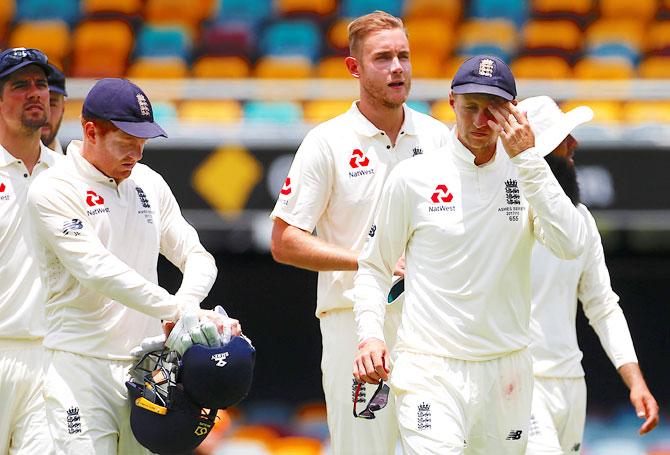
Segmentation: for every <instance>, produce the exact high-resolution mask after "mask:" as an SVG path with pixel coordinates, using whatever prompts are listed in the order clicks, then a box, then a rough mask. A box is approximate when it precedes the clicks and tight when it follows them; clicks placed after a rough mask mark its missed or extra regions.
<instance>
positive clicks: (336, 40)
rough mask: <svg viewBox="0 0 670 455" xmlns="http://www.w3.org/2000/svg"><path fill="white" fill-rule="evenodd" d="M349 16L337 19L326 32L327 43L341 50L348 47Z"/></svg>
mask: <svg viewBox="0 0 670 455" xmlns="http://www.w3.org/2000/svg"><path fill="white" fill-rule="evenodd" d="M349 22H351V19H349V18H340V19H337V20H336V21H335V22H334V23H333V25H331V26H330V28H329V29H328V33H327V35H326V36H327V38H328V44H330V45H331V46H332V47H333V48H335V49H339V50H341V51H344V50H348V49H349Z"/></svg>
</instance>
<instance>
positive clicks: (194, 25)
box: [144, 0, 215, 36]
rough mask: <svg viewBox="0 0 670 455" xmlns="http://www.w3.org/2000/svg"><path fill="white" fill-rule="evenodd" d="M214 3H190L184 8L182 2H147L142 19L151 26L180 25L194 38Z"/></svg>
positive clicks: (154, 0) (159, 0) (176, 0)
mask: <svg viewBox="0 0 670 455" xmlns="http://www.w3.org/2000/svg"><path fill="white" fill-rule="evenodd" d="M214 6H215V3H214V2H213V1H211V0H208V1H207V2H205V1H203V0H199V1H192V2H190V4H189V5H188V7H184V1H183V0H147V2H146V4H145V7H144V19H145V21H146V23H148V24H151V25H181V26H182V27H184V28H186V29H187V30H188V31H189V32H190V33H191V35H193V36H195V35H196V33H197V31H198V27H199V25H200V22H201V21H202V20H204V19H205V18H207V17H209V16H210V15H211V14H212V12H213V8H214Z"/></svg>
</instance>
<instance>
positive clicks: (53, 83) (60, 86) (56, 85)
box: [47, 63, 67, 96]
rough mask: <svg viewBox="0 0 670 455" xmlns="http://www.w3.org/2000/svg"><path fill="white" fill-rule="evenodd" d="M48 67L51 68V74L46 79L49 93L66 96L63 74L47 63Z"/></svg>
mask: <svg viewBox="0 0 670 455" xmlns="http://www.w3.org/2000/svg"><path fill="white" fill-rule="evenodd" d="M49 67H50V68H51V74H49V76H48V77H47V81H48V82H49V91H50V92H56V93H60V94H62V95H64V96H67V91H65V74H63V72H62V71H61V70H59V69H58V68H56V67H55V66H54V65H52V64H51V63H49Z"/></svg>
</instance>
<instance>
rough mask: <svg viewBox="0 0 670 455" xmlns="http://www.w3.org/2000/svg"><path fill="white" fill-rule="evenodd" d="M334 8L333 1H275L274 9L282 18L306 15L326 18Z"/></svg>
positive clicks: (334, 2)
mask: <svg viewBox="0 0 670 455" xmlns="http://www.w3.org/2000/svg"><path fill="white" fill-rule="evenodd" d="M336 7H337V2H336V1H335V0H275V9H276V10H277V12H278V13H279V14H280V15H282V16H290V15H292V14H302V13H308V14H314V15H316V16H321V17H326V16H329V15H331V14H332V13H333V12H334V11H335V8H336Z"/></svg>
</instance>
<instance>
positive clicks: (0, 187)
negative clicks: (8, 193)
mask: <svg viewBox="0 0 670 455" xmlns="http://www.w3.org/2000/svg"><path fill="white" fill-rule="evenodd" d="M6 189H7V187H6V186H5V184H4V183H2V182H0V193H4V192H5V190H6Z"/></svg>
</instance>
